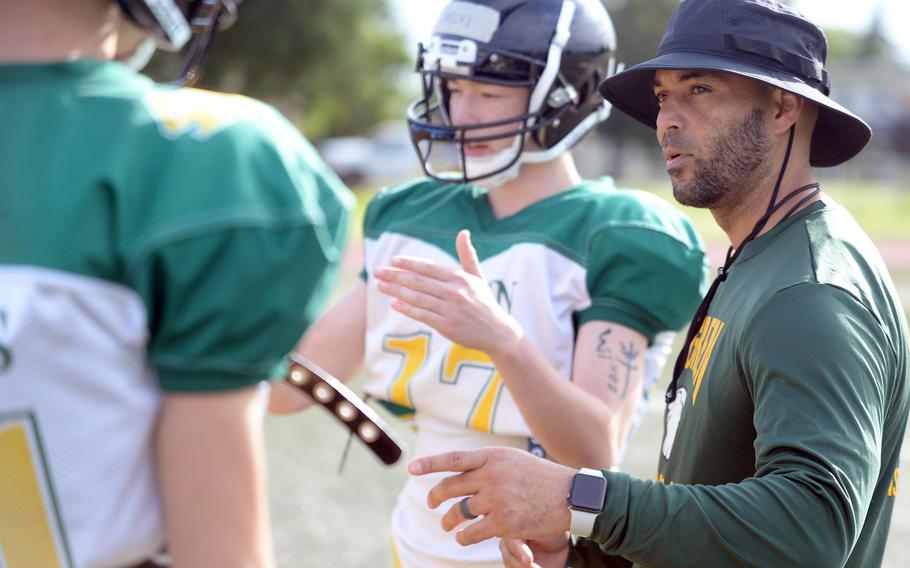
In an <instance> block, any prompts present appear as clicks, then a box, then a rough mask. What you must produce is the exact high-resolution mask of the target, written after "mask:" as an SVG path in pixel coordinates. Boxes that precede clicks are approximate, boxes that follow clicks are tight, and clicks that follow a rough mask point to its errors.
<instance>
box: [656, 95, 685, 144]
mask: <svg viewBox="0 0 910 568" xmlns="http://www.w3.org/2000/svg"><path fill="white" fill-rule="evenodd" d="M682 126H683V116H682V112H681V111H680V108H679V104H677V103H676V102H674V101H673V100H672V98H670V97H667V98H666V99H665V100H664V102H663V103H661V105H660V111H659V112H658V113H657V139H658V140H663V138H664V134H666V133H667V131H668V130H670V129H680V128H682Z"/></svg>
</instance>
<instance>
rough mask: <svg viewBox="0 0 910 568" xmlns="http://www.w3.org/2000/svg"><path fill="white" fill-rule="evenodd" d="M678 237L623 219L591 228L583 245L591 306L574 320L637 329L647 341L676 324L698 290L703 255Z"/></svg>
mask: <svg viewBox="0 0 910 568" xmlns="http://www.w3.org/2000/svg"><path fill="white" fill-rule="evenodd" d="M692 235H693V238H692V240H681V239H679V238H677V237H676V236H675V235H671V234H668V233H665V232H662V231H660V230H657V229H655V228H651V227H636V226H634V225H624V226H618V227H612V228H608V229H604V230H601V231H599V232H597V233H596V234H595V235H594V237H593V238H592V239H591V243H590V247H589V251H588V277H587V286H588V291H589V293H590V295H591V306H590V307H589V308H587V309H585V310H583V311H581V312H579V313H578V314H577V322H578V326H579V327H581V325H582V324H584V323H586V322H588V321H592V320H606V321H612V322H616V323H618V324H622V325H625V326H627V327H630V328H632V329H634V330H636V331H639V332H641V333H642V334H644V335H645V336H646V337H647V338H648V342H649V343H650V342H652V341H653V339H654V336H655V335H656V334H657V333H659V332H661V331H669V330H678V329H680V328H681V327H683V326H684V325H685V324H686V323H687V322H688V321H689V318H691V317H692V314H693V313H695V309H696V308H697V307H698V303H699V302H700V301H701V298H702V296H703V294H704V291H705V290H704V289H705V283H706V268H707V264H706V258H705V252H704V249H703V247H702V246H701V244H700V242H699V241H698V240H697V237H694V232H693V233H692Z"/></svg>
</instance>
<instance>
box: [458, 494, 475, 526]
mask: <svg viewBox="0 0 910 568" xmlns="http://www.w3.org/2000/svg"><path fill="white" fill-rule="evenodd" d="M468 499H470V497H465V498H464V499H462V500H461V501H459V502H458V510H459V511H461V516H462V517H464V518H466V519H467V520H469V521H470V520H473V519H476V518H477V515H475V514H474V513H472V512H471V510H470V509H468Z"/></svg>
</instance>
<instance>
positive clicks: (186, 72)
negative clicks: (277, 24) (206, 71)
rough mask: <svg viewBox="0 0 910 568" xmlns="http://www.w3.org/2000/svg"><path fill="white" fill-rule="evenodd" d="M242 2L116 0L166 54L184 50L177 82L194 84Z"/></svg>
mask: <svg viewBox="0 0 910 568" xmlns="http://www.w3.org/2000/svg"><path fill="white" fill-rule="evenodd" d="M240 1H241V0H117V3H118V4H120V7H121V8H122V9H123V11H124V13H126V15H127V17H129V18H130V20H132V21H133V23H135V24H136V25H137V26H139V27H140V28H142V29H143V30H145V31H147V32H148V33H149V34H150V35H151V37H153V38H154V39H155V43H156V44H157V46H158V47H159V48H161V49H164V50H166V51H180V50H184V55H183V63H182V65H181V69H180V72H179V73H178V76H177V79H176V82H177V83H180V84H183V85H192V84H193V83H195V82H196V81H197V80H198V79H199V76H200V75H201V71H202V64H203V62H204V61H205V56H206V54H207V53H208V50H209V46H211V43H212V39H213V38H214V36H215V33H216V32H218V31H219V30H223V29H226V28H228V27H230V26H231V24H233V23H234V20H236V19H237V4H239V3H240Z"/></svg>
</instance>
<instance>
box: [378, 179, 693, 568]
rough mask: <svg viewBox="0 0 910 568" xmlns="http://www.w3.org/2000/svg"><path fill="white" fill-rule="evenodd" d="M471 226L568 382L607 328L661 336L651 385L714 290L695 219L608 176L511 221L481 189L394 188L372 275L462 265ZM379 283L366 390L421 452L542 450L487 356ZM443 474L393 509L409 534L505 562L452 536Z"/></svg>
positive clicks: (444, 551)
mask: <svg viewBox="0 0 910 568" xmlns="http://www.w3.org/2000/svg"><path fill="white" fill-rule="evenodd" d="M462 229H469V230H470V231H471V241H472V243H473V244H474V247H475V248H476V249H477V254H478V257H479V259H480V263H481V266H482V268H483V272H484V276H485V277H486V279H487V281H488V282H489V284H490V286H491V288H492V290H493V292H494V294H495V295H496V297H497V299H498V300H499V303H500V305H502V307H503V308H504V309H506V310H507V311H508V312H509V313H510V314H511V315H512V317H514V318H515V319H516V320H517V321H518V322H519V323H520V324H521V326H522V329H523V330H524V332H525V333H526V334H527V337H528V338H529V339H530V340H531V341H533V342H534V344H535V345H536V346H537V347H538V348H539V350H540V352H541V354H542V355H543V356H544V357H545V358H546V359H547V360H548V361H549V363H550V364H551V365H552V366H553V368H554V369H556V370H557V371H558V372H559V373H560V374H561V375H562V376H563V377H564V378H565V379H566V381H568V380H569V378H570V377H571V374H572V362H573V354H574V351H575V336H576V332H577V330H578V329H579V328H580V327H581V326H582V325H584V323H586V322H589V321H595V320H606V321H612V322H615V323H618V324H622V325H625V326H627V327H630V328H632V329H635V330H637V331H639V332H641V333H642V334H644V335H645V336H646V337H648V339H649V340H650V341H651V345H650V348H649V349H648V351H647V353H646V354H645V357H644V359H645V360H646V368H645V379H644V382H645V385H646V389H647V386H648V385H649V384H650V383H652V382H653V381H654V379H655V378H656V377H657V375H658V374H659V372H660V368H661V366H662V364H663V361H664V359H665V358H666V355H667V353H668V352H669V350H670V343H671V342H672V341H671V340H672V335H673V331H675V330H677V329H679V328H680V327H682V326H683V325H685V323H686V322H687V321H688V320H689V318H690V317H691V315H692V313H693V312H694V311H695V308H696V307H697V305H698V302H699V301H700V300H701V297H702V294H703V292H704V284H705V280H706V264H705V252H704V247H703V245H702V243H701V241H700V239H699V238H698V236H697V234H696V233H695V231H694V229H693V227H692V225H691V224H690V222H689V221H688V219H687V218H686V217H685V215H683V214H682V213H681V212H679V211H678V210H677V209H675V208H674V207H672V206H671V205H670V204H669V203H667V202H666V201H664V200H662V199H660V198H658V197H655V196H653V195H651V194H648V193H645V192H641V191H633V190H620V189H617V188H615V187H614V186H613V182H612V180H610V179H609V178H605V179H602V180H597V181H590V182H584V183H582V184H581V185H578V186H577V187H573V188H570V189H567V190H565V191H563V192H561V193H558V194H556V195H553V196H551V197H548V198H546V199H543V200H541V201H538V202H536V203H533V204H532V205H530V206H528V207H526V208H524V209H522V210H521V211H519V212H517V213H515V214H514V215H511V216H509V217H505V218H502V219H497V218H496V217H495V216H494V215H493V212H492V210H491V208H490V202H489V200H488V197H487V195H486V194H480V193H477V192H475V190H474V188H472V187H471V186H467V185H453V184H442V183H438V182H435V181H431V180H418V181H416V182H413V183H409V184H405V185H402V186H398V187H394V188H391V189H389V190H386V191H384V192H382V193H380V194H379V195H378V196H377V197H376V198H375V199H374V201H373V202H372V203H371V204H370V206H369V208H368V210H367V215H366V219H365V222H364V235H365V239H366V242H365V255H364V256H365V264H366V269H367V274H371V273H372V271H373V270H374V269H375V268H376V267H378V266H388V265H389V264H390V262H391V259H392V257H393V256H395V255H409V256H417V257H421V258H426V259H430V260H432V261H434V262H437V263H439V264H441V265H443V266H452V267H456V266H459V262H458V257H457V253H456V251H455V237H456V235H457V234H458V232H459V231H460V230H462ZM671 283H672V284H671ZM367 284H368V287H367V334H366V345H365V361H366V372H367V381H366V384H365V388H366V391H367V392H368V393H369V394H370V395H372V396H374V397H376V398H378V399H380V400H383V401H386V402H387V403H390V404H391V405H392V406H393V408H395V409H397V410H398V411H399V412H401V413H408V414H413V416H414V420H415V423H416V426H417V432H418V434H417V441H416V444H415V445H416V447H415V449H414V453H415V454H416V455H424V454H428V453H436V452H442V451H446V450H450V449H452V450H455V449H457V450H466V449H472V448H479V447H484V446H494V445H504V446H513V447H520V448H522V449H525V450H529V451H532V452H535V453H538V454H540V453H542V448H541V447H540V446H539V445H537V444H536V443H535V442H534V440H533V437H532V432H531V431H530V429H529V428H528V425H527V424H526V423H525V420H524V418H523V417H522V415H521V412H520V410H519V408H518V406H517V405H516V404H515V402H514V400H513V399H512V395H511V393H510V392H509V391H508V389H506V388H505V386H504V384H503V382H502V379H501V377H500V376H499V374H498V373H497V371H496V369H495V368H494V366H493V365H492V362H491V361H490V359H489V357H487V356H486V354H484V353H482V352H480V351H476V350H473V349H466V348H464V347H462V346H460V345H457V344H453V343H452V342H451V341H449V340H448V339H446V338H445V337H443V336H442V335H440V334H439V333H437V332H436V331H435V330H433V329H432V328H430V327H428V326H426V325H423V324H421V323H420V322H417V321H414V320H412V319H410V318H408V317H406V316H404V315H402V314H400V313H398V312H396V311H394V310H393V309H391V307H390V302H389V299H388V297H387V296H385V295H383V294H381V293H380V292H379V291H378V290H377V289H376V285H375V282H373V281H372V280H368V282H367ZM567 411H569V409H567ZM437 480H438V476H422V477H412V478H410V479H409V480H408V482H407V484H406V486H405V489H404V493H403V494H402V497H401V498H400V499H399V501H398V505H397V507H396V509H395V512H394V514H393V519H392V527H393V531H394V533H395V536H396V538H397V539H398V540H399V541H401V542H403V543H404V544H405V545H407V547H408V548H410V549H415V550H417V551H419V552H420V553H422V554H425V555H429V556H433V557H436V558H443V559H447V560H448V561H451V562H456V561H463V562H493V561H498V560H499V559H500V555H499V550H498V548H497V544H496V542H495V541H490V542H486V543H481V544H479V545H475V546H471V547H467V548H464V547H462V546H460V545H459V544H458V543H457V542H456V541H455V539H454V538H453V536H452V535H451V534H447V533H444V532H443V531H442V530H441V529H440V528H439V518H440V517H441V516H442V514H443V513H444V512H445V510H446V508H445V507H440V508H438V509H436V510H430V509H429V508H427V507H426V494H427V491H428V490H429V488H430V487H432V485H433V484H434V483H435V481H437ZM424 563H425V561H424ZM434 565H435V564H434ZM440 565H450V564H446V563H445V562H443V563H442V564H440Z"/></svg>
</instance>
